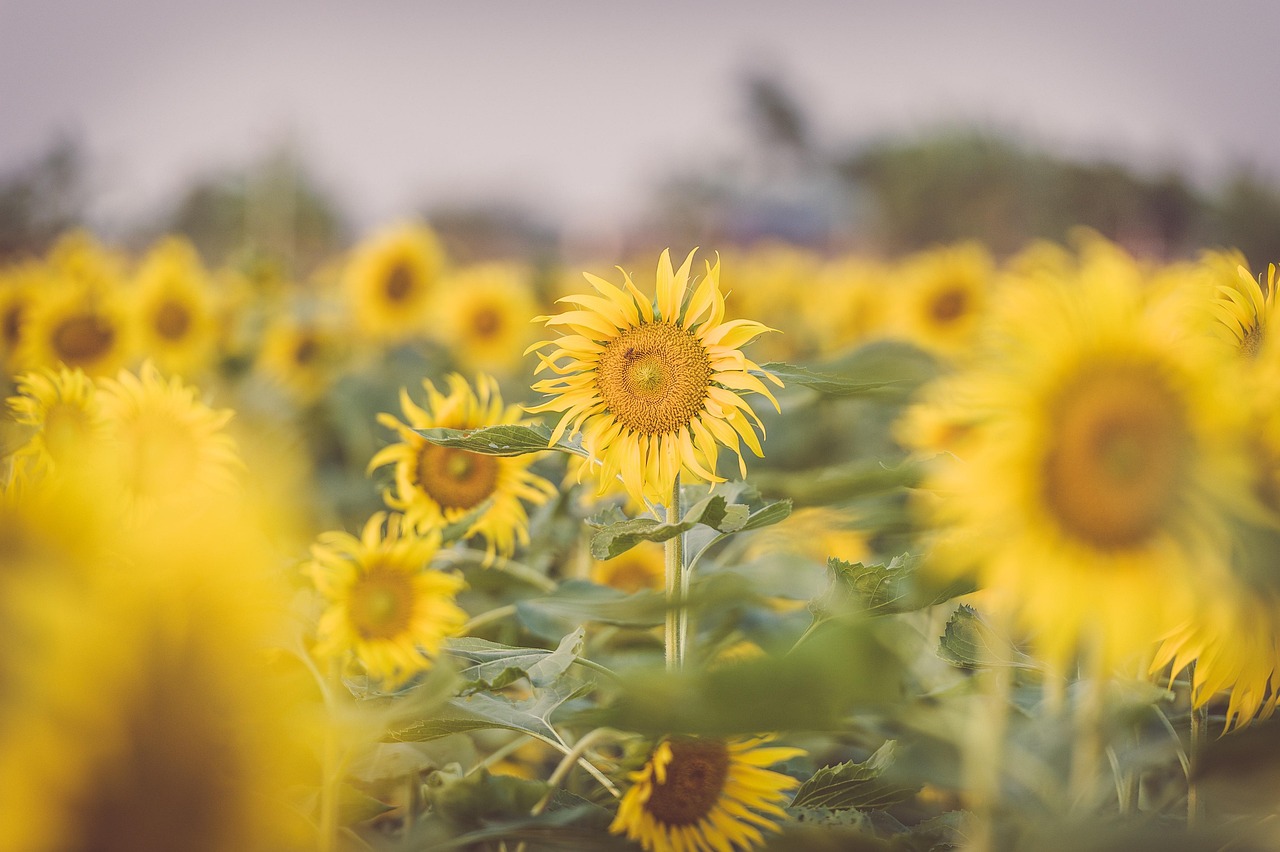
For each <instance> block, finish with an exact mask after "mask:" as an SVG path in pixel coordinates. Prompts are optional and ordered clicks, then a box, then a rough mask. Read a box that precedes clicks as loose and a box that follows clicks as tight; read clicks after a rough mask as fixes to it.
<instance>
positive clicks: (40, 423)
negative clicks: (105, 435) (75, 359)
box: [7, 367, 104, 473]
mask: <svg viewBox="0 0 1280 852" xmlns="http://www.w3.org/2000/svg"><path fill="white" fill-rule="evenodd" d="M15 390H16V391H17V393H16V394H15V395H13V396H11V397H9V399H8V400H7V402H8V405H9V410H10V411H11V412H13V419H14V421H15V422H17V423H18V424H20V425H22V426H26V427H29V428H32V429H34V433H33V434H32V435H31V437H30V439H28V441H27V442H26V443H25V444H23V445H22V446H21V447H19V448H18V450H17V451H16V452H15V453H14V459H15V461H16V462H17V463H18V464H19V465H20V466H26V465H30V467H31V470H32V471H34V472H41V473H42V472H44V471H48V470H56V469H57V468H58V466H59V465H66V464H73V463H74V462H75V461H76V460H77V454H79V453H83V452H85V450H86V448H87V447H88V446H90V445H91V444H92V443H93V442H95V441H97V440H100V439H101V437H102V432H103V426H104V419H103V415H102V410H101V407H100V405H99V401H98V389H97V387H96V386H95V385H94V383H93V380H92V379H90V378H89V377H88V376H86V375H85V374H84V372H83V371H81V370H78V369H77V370H71V369H68V368H67V367H58V368H57V369H51V368H45V369H43V370H34V371H32V372H29V373H23V374H22V375H20V376H18V378H17V380H16V381H15ZM81 460H83V459H81Z"/></svg>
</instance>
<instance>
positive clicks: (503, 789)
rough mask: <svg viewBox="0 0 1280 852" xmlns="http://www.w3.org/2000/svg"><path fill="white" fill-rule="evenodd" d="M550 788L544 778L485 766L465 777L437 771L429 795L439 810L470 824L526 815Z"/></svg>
mask: <svg viewBox="0 0 1280 852" xmlns="http://www.w3.org/2000/svg"><path fill="white" fill-rule="evenodd" d="M546 792H547V785H546V782H544V781H533V780H528V779H524V778H516V777H514V776H511V775H493V774H490V772H489V771H488V770H487V769H484V768H483V767H482V768H480V769H479V770H477V771H475V772H472V773H470V774H468V775H464V776H462V777H460V778H459V777H455V776H451V775H449V774H447V773H436V774H435V775H434V776H432V777H431V778H430V779H429V783H428V786H427V795H428V797H429V798H430V800H431V804H432V806H433V807H434V808H435V810H436V812H437V813H439V814H441V815H442V816H444V817H445V818H446V819H448V820H449V821H450V822H452V823H454V824H455V825H459V826H466V827H468V828H470V827H473V826H480V825H483V824H484V822H486V821H488V820H492V819H502V818H504V817H506V818H510V817H523V816H525V815H526V814H528V812H529V809H530V808H532V807H533V806H534V805H535V804H537V802H538V800H539V799H541V798H542V797H543V795H545V794H546Z"/></svg>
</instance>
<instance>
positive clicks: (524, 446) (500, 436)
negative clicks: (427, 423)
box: [414, 424, 582, 456]
mask: <svg viewBox="0 0 1280 852" xmlns="http://www.w3.org/2000/svg"><path fill="white" fill-rule="evenodd" d="M414 431H415V432H417V433H418V434H419V435H421V436H422V437H424V438H426V439H427V440H428V441H430V442H431V443H433V444H439V445H440V446H442V447H449V448H452V449H457V450H467V451H468V452H472V453H480V454H481V455H486V456H522V455H525V454H526V453H544V452H548V451H552V450H554V451H559V452H562V453H573V454H576V455H582V450H581V449H580V448H579V447H577V446H576V445H574V444H571V443H569V442H568V441H567V440H565V439H564V438H561V439H560V440H559V441H557V442H556V443H554V444H552V443H551V430H550V429H548V428H547V427H546V426H541V425H538V426H516V425H514V424H507V425H502V426H485V427H484V428H482V429H444V428H435V429H415V430H414Z"/></svg>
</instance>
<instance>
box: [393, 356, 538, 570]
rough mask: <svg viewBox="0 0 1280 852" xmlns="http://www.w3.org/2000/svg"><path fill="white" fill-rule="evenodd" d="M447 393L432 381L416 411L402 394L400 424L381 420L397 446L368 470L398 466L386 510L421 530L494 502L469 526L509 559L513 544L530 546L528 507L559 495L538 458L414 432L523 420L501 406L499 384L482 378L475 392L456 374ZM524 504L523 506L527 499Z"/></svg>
mask: <svg viewBox="0 0 1280 852" xmlns="http://www.w3.org/2000/svg"><path fill="white" fill-rule="evenodd" d="M448 382H449V393H448V395H445V394H442V393H440V391H438V390H437V389H436V387H435V385H434V384H433V383H432V382H431V381H430V380H427V381H424V382H423V383H422V386H423V388H424V389H425V390H426V392H427V406H426V408H421V407H419V406H418V405H417V404H416V403H415V402H414V401H413V400H412V399H410V398H409V393H408V391H407V390H404V389H401V392H400V408H401V410H402V411H403V412H404V416H405V419H406V420H407V421H408V422H406V423H402V422H401V421H400V420H399V419H397V418H396V417H395V416H394V415H392V414H379V415H378V422H379V423H381V424H382V425H384V426H386V427H387V428H389V429H393V430H395V432H396V433H397V434H398V435H399V436H400V443H397V444H392V445H390V446H388V447H384V448H383V449H382V450H380V451H379V452H378V454H377V455H375V456H374V457H373V459H371V460H370V462H369V470H371V471H372V470H373V469H374V468H377V467H381V466H382V465H385V464H394V465H395V488H394V489H393V490H390V491H388V492H387V494H386V501H387V505H388V506H390V507H391V508H393V509H395V510H397V511H400V512H404V514H405V518H406V520H407V521H408V522H409V524H411V525H412V526H413V527H415V528H417V529H420V530H430V529H439V528H442V527H444V526H446V525H447V524H451V523H453V522H455V521H457V520H459V519H461V518H464V517H466V516H467V515H469V514H471V513H472V512H475V511H476V510H477V509H479V508H480V507H481V506H482V505H483V504H484V503H485V502H486V501H490V502H489V505H488V507H487V508H485V509H483V511H481V512H480V513H479V515H478V516H477V517H476V518H475V520H474V521H473V522H472V524H471V527H470V529H468V531H467V535H469V536H470V535H478V536H480V537H481V538H483V539H484V541H485V546H486V548H487V549H488V551H489V552H490V553H491V554H492V553H495V552H496V553H501V554H502V555H504V556H509V555H510V554H511V552H512V551H513V550H515V546H516V543H517V542H519V543H520V544H526V543H528V541H529V515H528V512H527V511H526V510H525V507H524V502H528V503H532V504H534V505H540V504H542V503H545V502H546V501H547V499H548V498H550V497H551V496H552V495H554V494H555V493H556V488H555V486H554V485H552V484H551V483H550V482H548V481H547V480H545V479H543V478H542V477H540V476H538V475H536V474H534V473H532V472H531V471H530V470H529V466H530V465H531V464H533V462H534V461H535V460H536V459H535V457H534V456H532V455H527V456H514V457H511V458H501V457H498V456H487V455H481V454H479V453H469V452H467V451H465V450H457V449H452V448H449V447H441V446H439V445H437V444H433V443H431V442H430V441H428V440H426V439H425V438H423V437H422V436H421V435H419V434H417V432H416V431H415V430H417V429H430V428H435V427H443V428H447V429H478V428H480V427H482V426H497V425H500V424H513V423H524V422H526V421H524V420H522V419H521V414H520V407H519V406H517V405H510V406H505V407H504V406H503V404H502V395H501V393H500V392H499V390H498V383H497V381H496V380H494V378H493V377H492V376H486V375H484V374H480V375H478V376H477V377H476V385H475V388H474V389H472V387H471V386H470V385H469V384H467V380H466V379H465V378H463V377H462V376H460V375H458V374H457V373H453V374H451V375H450V376H449V378H448ZM522 501H524V502H522Z"/></svg>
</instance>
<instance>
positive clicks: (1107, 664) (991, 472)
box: [927, 274, 1248, 669]
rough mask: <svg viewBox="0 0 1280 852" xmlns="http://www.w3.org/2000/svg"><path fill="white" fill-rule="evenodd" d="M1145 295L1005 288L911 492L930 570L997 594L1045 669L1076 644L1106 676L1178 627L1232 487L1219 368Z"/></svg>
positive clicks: (1217, 548) (1240, 489)
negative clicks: (959, 410)
mask: <svg viewBox="0 0 1280 852" xmlns="http://www.w3.org/2000/svg"><path fill="white" fill-rule="evenodd" d="M1146 295H1149V294H1144V292H1142V291H1140V290H1137V289H1135V288H1134V287H1132V286H1129V281H1128V279H1126V278H1124V277H1113V276H1110V275H1101V276H1098V275H1089V274H1083V275H1082V277H1081V278H1080V279H1079V280H1069V281H1064V282H1059V283H1058V284H1056V285H1054V284H1045V285H1043V286H1037V285H1035V284H1033V283H1032V282H1026V286H1025V287H1021V288H1018V289H1017V291H1016V292H1009V293H1008V297H1007V298H1006V299H1005V302H1004V304H1003V305H1002V311H1001V313H1000V315H999V318H998V321H997V322H996V324H995V325H994V326H993V332H994V334H993V337H992V340H991V345H990V346H989V347H988V348H987V349H986V350H984V351H983V352H982V353H981V357H980V358H979V360H978V362H977V363H975V364H973V365H972V367H971V368H970V370H969V371H968V372H966V373H964V374H963V379H962V381H963V382H964V384H965V387H966V390H967V392H968V394H969V395H970V397H969V398H971V399H972V400H973V404H974V406H975V408H976V410H977V411H978V412H979V413H980V414H981V417H980V418H979V419H977V420H976V422H974V423H971V424H969V432H968V433H967V434H966V435H965V438H964V440H963V442H962V444H961V445H959V447H958V450H959V451H961V452H963V453H964V459H963V460H959V459H956V458H955V457H950V456H939V457H938V458H937V459H936V460H935V462H936V467H935V468H934V470H933V472H932V474H931V475H930V477H929V479H928V481H927V485H928V487H929V489H930V490H931V491H932V492H933V493H934V494H935V495H936V497H937V500H938V502H937V503H936V504H935V513H936V515H937V517H936V520H937V521H938V522H940V524H941V526H942V528H943V529H944V530H945V533H944V535H943V537H942V538H941V539H940V540H939V542H938V543H937V547H936V548H935V551H934V558H935V562H936V563H938V564H941V565H944V566H950V568H951V569H953V570H954V569H961V570H973V571H974V572H975V573H976V574H977V577H978V579H979V582H980V584H981V585H983V586H985V587H989V588H991V589H993V590H995V591H997V592H998V593H999V595H1001V596H1004V597H1006V598H1007V599H1008V600H1009V601H1010V602H1011V605H1012V606H1013V607H1014V608H1015V609H1016V611H1017V614H1018V616H1019V617H1020V618H1021V620H1022V622H1023V623H1024V625H1025V626H1026V627H1027V628H1028V629H1029V630H1031V632H1032V633H1033V634H1034V638H1035V641H1036V642H1037V643H1038V645H1039V647H1040V650H1041V651H1042V652H1043V653H1044V655H1045V656H1046V658H1048V659H1049V660H1050V661H1051V662H1054V663H1057V664H1065V663H1066V662H1067V661H1068V660H1069V659H1071V655H1073V654H1074V653H1075V652H1077V651H1078V650H1081V649H1082V648H1084V647H1089V648H1091V649H1092V653H1093V655H1094V659H1093V662H1094V663H1096V664H1098V665H1100V666H1102V667H1104V668H1108V669H1110V668H1113V667H1114V666H1116V665H1118V664H1120V663H1121V662H1122V661H1124V660H1127V659H1131V658H1133V657H1135V656H1138V655H1140V654H1143V653H1148V652H1149V651H1150V649H1151V648H1152V645H1153V643H1154V642H1156V641H1157V640H1158V639H1159V638H1160V637H1161V636H1163V635H1165V634H1166V633H1168V632H1169V631H1170V630H1171V629H1173V628H1174V627H1175V626H1176V625H1178V624H1179V623H1181V622H1182V621H1183V620H1184V619H1185V618H1187V617H1188V616H1189V614H1190V612H1191V611H1192V603H1193V600H1194V597H1195V595H1196V591H1195V590H1196V589H1197V588H1202V587H1201V586H1197V585H1196V583H1198V582H1200V581H1201V580H1203V578H1221V577H1222V576H1223V574H1224V571H1225V570H1226V565H1225V560H1226V559H1227V554H1228V553H1229V552H1230V547H1229V542H1230V538H1229V534H1228V528H1227V527H1228V524H1227V517H1228V515H1229V514H1230V513H1231V512H1233V511H1234V510H1235V508H1236V507H1238V505H1239V503H1240V495H1241V494H1244V493H1246V491H1247V484H1246V483H1247V476H1248V466H1247V464H1246V462H1245V457H1244V453H1243V450H1242V439H1241V425H1242V424H1241V422H1240V417H1241V415H1240V412H1239V406H1238V405H1236V404H1234V400H1235V396H1234V394H1233V392H1232V390H1231V388H1232V382H1233V381H1234V374H1233V373H1232V372H1231V371H1230V370H1229V365H1227V364H1226V363H1225V362H1224V359H1223V358H1222V357H1221V353H1220V352H1219V351H1218V350H1216V349H1214V347H1213V344H1212V341H1209V340H1208V339H1207V338H1202V337H1195V336H1188V335H1184V336H1179V335H1178V334H1177V330H1176V329H1175V328H1173V327H1171V326H1170V324H1169V323H1168V322H1166V321H1165V318H1166V317H1167V316H1168V315H1169V312H1170V309H1169V308H1168V307H1167V306H1164V305H1157V304H1151V303H1150V302H1149V301H1148V300H1147V298H1146ZM1165 297H1166V298H1173V296H1172V295H1168V294H1166V296H1165ZM1215 353H1216V354H1215ZM1193 580H1194V581H1195V582H1193ZM1152 589H1160V590H1161V591H1160V594H1152V592H1151V590H1152Z"/></svg>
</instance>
